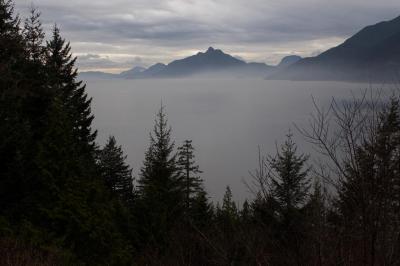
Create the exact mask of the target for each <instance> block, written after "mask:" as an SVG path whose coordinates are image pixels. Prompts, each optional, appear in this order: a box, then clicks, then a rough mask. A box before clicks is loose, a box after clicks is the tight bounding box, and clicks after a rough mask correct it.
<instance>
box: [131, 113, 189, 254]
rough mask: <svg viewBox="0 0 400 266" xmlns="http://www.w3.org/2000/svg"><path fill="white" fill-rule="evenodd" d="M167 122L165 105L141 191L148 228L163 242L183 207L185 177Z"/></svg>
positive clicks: (158, 118) (140, 182)
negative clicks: (180, 173)
mask: <svg viewBox="0 0 400 266" xmlns="http://www.w3.org/2000/svg"><path fill="white" fill-rule="evenodd" d="M167 122H168V121H167V117H166V114H165V112H164V106H161V108H160V110H159V111H158V113H157V116H156V120H155V125H154V130H153V133H151V134H150V146H149V148H148V150H147V152H146V155H145V160H144V163H143V167H142V168H141V172H140V176H139V179H138V193H139V195H140V197H141V202H142V204H143V205H142V207H143V208H144V211H145V212H146V215H145V216H146V217H143V218H144V219H146V220H147V221H144V222H145V223H147V229H145V230H146V231H150V236H149V237H150V238H152V239H153V240H154V241H157V242H158V241H161V243H163V242H164V241H166V240H167V239H166V237H167V236H168V233H169V231H170V229H171V227H172V226H173V225H174V224H175V222H176V221H177V219H178V218H179V217H180V214H181V213H182V209H183V206H182V198H183V195H182V186H181V184H182V180H181V177H180V175H179V169H178V168H177V165H176V159H175V155H173V149H174V143H173V142H172V141H171V128H170V127H169V126H168V123H167ZM140 215H142V216H143V214H140ZM163 244H165V243H163ZM163 244H161V246H162V245H163Z"/></svg>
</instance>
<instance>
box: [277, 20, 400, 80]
mask: <svg viewBox="0 0 400 266" xmlns="http://www.w3.org/2000/svg"><path fill="white" fill-rule="evenodd" d="M399 70H400V16H399V17H397V18H395V19H393V20H390V21H384V22H380V23H377V24H375V25H371V26H367V27H365V28H363V29H362V30H361V31H359V32H358V33H356V34H355V35H353V36H352V37H350V38H348V39H347V40H346V41H344V42H343V43H342V44H340V45H338V46H336V47H334V48H331V49H329V50H327V51H325V52H323V53H321V54H320V55H318V56H316V57H310V58H304V59H302V60H299V61H298V62H296V63H294V64H292V65H291V66H289V67H288V68H286V69H284V70H282V71H278V72H277V73H273V74H272V75H270V76H269V78H270V79H291V80H352V81H367V80H369V81H374V80H380V81H382V80H386V81H390V78H393V75H394V74H395V73H396V72H398V71H399Z"/></svg>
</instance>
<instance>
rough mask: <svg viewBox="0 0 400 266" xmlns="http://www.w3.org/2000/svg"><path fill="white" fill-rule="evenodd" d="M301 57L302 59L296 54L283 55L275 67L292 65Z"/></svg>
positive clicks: (280, 67) (281, 67)
mask: <svg viewBox="0 0 400 266" xmlns="http://www.w3.org/2000/svg"><path fill="white" fill-rule="evenodd" d="M301 59H303V58H302V57H301V56H298V55H288V56H285V57H284V58H282V60H281V62H279V64H278V65H277V68H279V69H283V68H286V67H288V66H290V65H293V64H294V63H296V62H298V61H300V60H301Z"/></svg>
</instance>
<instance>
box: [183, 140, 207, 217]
mask: <svg viewBox="0 0 400 266" xmlns="http://www.w3.org/2000/svg"><path fill="white" fill-rule="evenodd" d="M194 158H195V156H194V148H193V146H192V141H191V140H185V141H184V143H183V145H182V146H180V147H179V148H178V160H177V166H178V168H179V170H180V171H181V172H182V180H183V193H184V194H185V206H186V210H189V209H190V207H191V205H192V202H193V199H194V197H195V196H196V195H197V194H198V193H201V192H202V191H203V188H202V183H203V180H201V178H200V177H199V176H197V175H198V174H200V173H202V171H200V170H199V166H198V165H196V162H195V160H194Z"/></svg>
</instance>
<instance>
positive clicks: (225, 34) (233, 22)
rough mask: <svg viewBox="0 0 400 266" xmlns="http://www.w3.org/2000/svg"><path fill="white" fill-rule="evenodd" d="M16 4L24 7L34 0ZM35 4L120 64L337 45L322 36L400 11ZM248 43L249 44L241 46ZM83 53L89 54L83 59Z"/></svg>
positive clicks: (47, 18)
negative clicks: (206, 52) (220, 51)
mask: <svg viewBox="0 0 400 266" xmlns="http://www.w3.org/2000/svg"><path fill="white" fill-rule="evenodd" d="M16 4H17V10H18V11H19V12H21V13H24V12H26V10H27V9H28V7H29V6H30V5H31V0H17V2H16ZM34 4H35V5H36V6H38V7H39V9H40V10H41V11H42V14H43V16H42V19H43V21H44V23H45V24H46V27H47V28H49V27H50V25H52V24H53V23H55V22H57V24H59V25H60V27H61V28H62V30H63V33H64V35H65V36H66V37H67V38H68V39H70V40H71V41H72V43H73V45H74V43H78V47H75V46H74V51H75V52H76V53H78V54H79V53H80V54H85V53H89V52H88V51H87V50H85V49H80V48H79V47H80V46H79V43H87V44H96V45H93V50H92V51H91V52H90V53H91V54H101V55H103V57H102V59H107V58H105V57H104V55H106V54H108V55H109V56H110V58H112V60H114V61H115V63H116V64H118V62H120V63H121V60H122V59H121V58H119V59H118V58H117V56H116V55H117V54H119V55H122V54H128V55H131V56H132V57H137V56H140V57H143V58H145V59H144V61H145V62H146V63H147V62H148V63H151V62H152V61H157V59H158V60H168V59H171V58H172V57H174V56H176V55H181V54H184V53H185V52H184V51H186V52H187V53H188V52H189V51H192V50H200V49H204V48H206V47H207V46H209V45H218V46H221V47H224V48H226V49H228V52H234V53H235V52H236V53H240V52H242V53H251V54H252V55H251V57H252V59H257V58H258V59H259V61H265V60H266V59H267V60H268V58H272V55H271V54H262V53H264V52H272V53H275V54H281V53H285V52H286V51H289V50H290V51H292V52H296V51H298V52H301V51H304V53H308V54H312V53H313V52H315V49H314V47H311V46H310V47H306V45H307V43H308V42H310V41H313V40H314V41H315V40H320V45H319V46H321V47H322V48H323V47H324V45H325V46H327V45H330V44H331V43H329V41H325V43H324V40H330V39H332V38H338V39H340V38H342V39H343V38H345V37H347V36H349V35H350V34H353V33H354V32H355V31H357V30H358V29H360V28H361V27H363V26H365V25H367V24H372V23H375V22H378V21H381V20H387V19H391V18H393V17H395V16H397V15H399V14H400V3H399V2H398V0H396V1H394V0H383V1H370V0H353V1H349V0H348V1H343V0H336V1H328V0H319V1H317V0H297V1H289V0H116V1H115V0H114V1H105V0H97V1H93V0H91V1H89V0H80V1H78V0H70V1H63V2H55V1H54V0H52V1H50V0H36V1H34ZM290 44H292V46H290ZM299 45H302V46H304V47H298V46H299ZM243 46H245V47H246V48H247V50H246V51H239V49H240V48H241V47H243ZM96 47H97V48H96ZM99 47H103V48H104V47H108V49H103V48H100V49H98V48H99ZM280 47H284V48H280ZM290 47H292V48H290ZM325 48H328V47H325ZM312 49H314V50H312ZM290 51H289V52H290ZM241 56H245V54H241ZM110 58H108V59H109V60H110V61H111V59H110ZM100 59H101V58H100ZM84 60H88V59H87V58H81V59H80V62H83V61H84ZM118 60H119V61H118ZM127 60H128V59H127ZM103 63H104V64H105V65H106V64H107V63H106V62H105V61H104V62H103ZM108 63H109V62H108ZM99 64H101V62H99ZM83 65H84V64H83Z"/></svg>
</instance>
